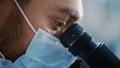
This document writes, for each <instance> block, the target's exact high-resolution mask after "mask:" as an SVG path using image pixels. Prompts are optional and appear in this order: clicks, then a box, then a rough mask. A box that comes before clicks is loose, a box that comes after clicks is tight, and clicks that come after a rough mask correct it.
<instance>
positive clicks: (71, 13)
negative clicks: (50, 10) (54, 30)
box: [58, 8, 79, 20]
mask: <svg viewBox="0 0 120 68" xmlns="http://www.w3.org/2000/svg"><path fill="white" fill-rule="evenodd" d="M58 11H59V12H61V13H63V14H68V15H69V16H71V17H73V18H74V19H76V20H78V19H79V16H78V15H77V13H76V11H75V10H72V9H70V8H59V9H58Z"/></svg>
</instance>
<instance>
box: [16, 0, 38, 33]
mask: <svg viewBox="0 0 120 68" xmlns="http://www.w3.org/2000/svg"><path fill="white" fill-rule="evenodd" d="M14 2H15V4H16V5H17V7H18V9H19V11H20V12H21V14H22V15H23V17H24V18H25V20H26V21H27V23H28V25H29V26H30V28H31V29H32V30H33V32H34V33H36V30H35V28H34V27H33V26H32V24H31V22H30V21H29V19H28V17H27V16H26V14H25V13H24V11H23V10H22V8H21V7H20V5H19V4H18V2H17V0H14Z"/></svg>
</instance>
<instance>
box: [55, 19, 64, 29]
mask: <svg viewBox="0 0 120 68" xmlns="http://www.w3.org/2000/svg"><path fill="white" fill-rule="evenodd" d="M55 22H56V25H57V26H58V27H61V26H64V25H66V21H64V20H60V19H59V20H56V21H55Z"/></svg>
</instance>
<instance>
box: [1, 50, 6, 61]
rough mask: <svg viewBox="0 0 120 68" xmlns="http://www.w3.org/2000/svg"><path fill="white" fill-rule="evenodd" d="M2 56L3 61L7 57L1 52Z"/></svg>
mask: <svg viewBox="0 0 120 68" xmlns="http://www.w3.org/2000/svg"><path fill="white" fill-rule="evenodd" d="M0 56H1V57H2V59H5V56H4V55H3V54H2V52H1V51H0Z"/></svg>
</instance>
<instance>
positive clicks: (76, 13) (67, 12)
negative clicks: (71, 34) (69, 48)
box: [0, 0, 83, 61]
mask: <svg viewBox="0 0 120 68" xmlns="http://www.w3.org/2000/svg"><path fill="white" fill-rule="evenodd" d="M7 3H9V4H10V6H9V7H8V5H9V4H7ZM2 6H4V7H8V8H9V9H4V10H2V11H0V14H2V12H4V14H6V15H3V17H2V18H1V19H0V22H1V23H0V51H1V52H2V53H3V54H4V55H5V57H6V58H7V59H9V60H12V61H15V60H16V59H17V58H18V57H19V56H21V55H23V54H24V53H25V51H26V49H27V47H28V45H29V43H30V42H31V40H32V37H33V36H34V35H35V33H34V32H33V31H32V30H31V28H30V27H29V25H28V24H27V23H26V21H25V19H24V17H23V16H22V14H21V13H20V12H19V10H18V8H17V7H16V5H15V3H14V2H13V0H10V1H9V2H8V1H6V2H5V4H3V5H2ZM20 6H21V7H22V9H23V11H24V12H25V14H26V15H27V17H28V19H29V20H30V22H31V24H32V25H33V27H34V28H35V29H36V31H37V29H39V28H41V29H43V30H44V31H46V32H48V33H49V34H51V35H54V36H56V37H58V38H59V37H60V35H61V34H62V33H63V32H64V31H65V30H66V29H67V28H68V27H69V26H70V25H71V24H73V23H76V22H78V21H79V20H80V19H81V18H82V15H83V12H82V11H83V10H82V0H31V1H30V2H29V3H27V5H26V4H22V3H20ZM0 9H1V8H0ZM6 10H7V12H6ZM64 23H66V24H64Z"/></svg>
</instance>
